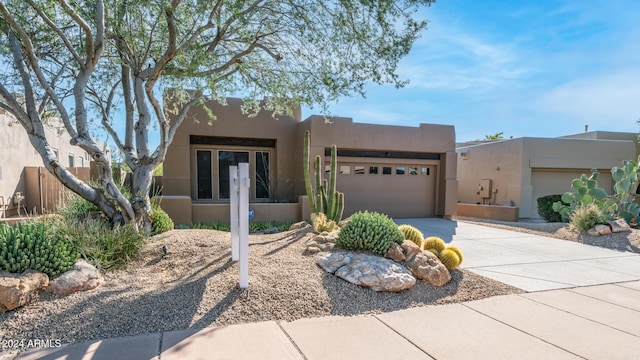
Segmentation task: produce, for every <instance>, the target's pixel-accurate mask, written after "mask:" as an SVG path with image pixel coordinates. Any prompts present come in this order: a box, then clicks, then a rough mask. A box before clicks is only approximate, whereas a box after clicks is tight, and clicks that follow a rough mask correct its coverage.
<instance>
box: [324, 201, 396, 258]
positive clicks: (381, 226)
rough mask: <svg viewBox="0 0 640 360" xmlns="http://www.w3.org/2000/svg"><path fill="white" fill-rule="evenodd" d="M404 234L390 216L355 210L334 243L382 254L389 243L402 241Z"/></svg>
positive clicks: (347, 247)
mask: <svg viewBox="0 0 640 360" xmlns="http://www.w3.org/2000/svg"><path fill="white" fill-rule="evenodd" d="M403 240H404V235H403V234H402V232H401V231H400V230H399V229H398V225H396V224H395V223H394V222H393V220H391V218H389V217H388V216H387V215H384V214H380V213H377V212H368V211H365V212H357V213H355V214H353V215H351V218H350V220H349V222H348V223H347V224H346V225H345V226H343V227H342V229H341V230H340V234H339V235H338V239H337V240H336V244H337V245H338V246H340V247H342V248H344V249H347V250H367V251H371V252H373V253H375V254H378V255H384V253H386V252H387V250H388V249H389V246H391V243H393V242H396V243H398V244H400V243H402V241H403Z"/></svg>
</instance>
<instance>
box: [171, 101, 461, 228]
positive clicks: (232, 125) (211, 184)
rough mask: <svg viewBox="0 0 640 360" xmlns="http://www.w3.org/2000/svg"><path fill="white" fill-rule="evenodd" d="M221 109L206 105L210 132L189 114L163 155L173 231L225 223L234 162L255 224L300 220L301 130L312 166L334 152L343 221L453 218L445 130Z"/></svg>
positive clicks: (304, 212)
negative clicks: (243, 173)
mask: <svg viewBox="0 0 640 360" xmlns="http://www.w3.org/2000/svg"><path fill="white" fill-rule="evenodd" d="M227 103H228V105H227V106H222V105H220V104H218V103H213V102H212V103H210V104H208V106H209V107H210V108H211V109H212V110H213V113H214V114H216V116H217V120H216V121H215V122H213V124H212V125H208V124H207V123H208V121H207V119H208V118H207V115H206V113H205V112H204V111H203V110H202V109H193V110H191V113H190V116H189V117H188V118H187V120H185V122H184V123H183V124H182V125H181V126H180V127H179V129H178V131H177V132H176V135H175V138H174V141H173V143H172V144H171V146H170V147H169V151H168V153H167V156H166V160H165V162H164V176H163V199H162V204H161V206H162V207H163V208H164V209H165V210H166V211H167V213H168V214H169V215H170V216H171V217H172V218H173V219H174V221H175V222H176V223H178V224H191V223H196V222H215V221H228V219H229V205H228V202H229V200H228V198H229V174H228V168H229V165H232V164H236V163H238V162H248V163H249V166H250V177H251V179H252V180H251V187H250V202H251V205H250V207H251V208H252V209H254V211H255V214H256V217H255V220H278V221H285V220H287V221H288V220H301V219H308V217H309V214H308V211H309V210H308V203H307V202H306V200H305V197H304V195H306V193H305V187H304V177H303V166H302V161H303V160H302V153H303V138H304V132H305V130H310V132H311V153H310V159H311V163H312V164H311V167H312V168H313V166H314V159H315V157H316V155H320V156H321V157H322V158H323V164H325V166H327V165H328V164H329V160H330V147H331V145H332V144H335V145H337V147H338V172H339V174H338V176H337V189H338V190H339V191H342V192H344V193H345V212H344V216H345V217H346V216H348V215H350V214H352V213H354V212H356V211H358V210H369V211H378V212H383V213H386V214H388V215H390V216H392V217H430V216H444V217H451V216H452V215H454V214H455V208H456V200H457V194H456V192H457V189H458V184H457V180H456V153H455V131H454V128H453V126H448V125H432V124H420V126H418V127H404V126H385V125H373V124H362V123H354V122H353V121H352V119H350V118H339V117H333V118H330V119H328V121H326V120H327V119H325V118H324V117H322V116H311V117H309V118H307V119H306V120H304V121H302V120H301V115H300V109H297V110H296V111H294V116H293V117H288V116H280V117H278V118H274V117H272V116H271V113H269V112H266V111H261V112H260V113H259V114H258V115H257V116H256V117H254V118H248V117H247V116H245V115H243V114H242V113H241V111H240V106H241V104H242V101H241V100H240V99H234V98H229V99H227ZM194 119H197V120H198V121H194ZM325 178H327V176H325ZM312 181H313V180H312Z"/></svg>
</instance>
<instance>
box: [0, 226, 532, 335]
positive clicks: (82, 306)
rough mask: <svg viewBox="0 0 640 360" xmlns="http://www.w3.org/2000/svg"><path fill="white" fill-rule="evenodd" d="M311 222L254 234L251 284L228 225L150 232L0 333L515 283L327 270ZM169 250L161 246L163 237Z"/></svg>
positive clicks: (465, 293) (453, 296) (429, 295)
mask: <svg viewBox="0 0 640 360" xmlns="http://www.w3.org/2000/svg"><path fill="white" fill-rule="evenodd" d="M308 236H309V234H308V231H305V230H297V231H289V232H283V233H279V234H272V235H251V236H249V242H250V249H249V252H250V262H249V289H245V290H242V289H238V288H237V282H238V267H237V263H234V262H231V252H230V235H229V233H225V232H219V231H214V230H173V231H170V232H167V233H165V234H161V235H158V236H155V237H153V238H151V240H150V242H149V243H148V244H147V245H146V246H145V247H144V248H143V251H142V253H141V255H140V257H139V258H138V259H136V260H134V261H132V262H131V263H130V264H129V265H128V266H127V267H126V268H125V269H122V270H117V271H110V272H107V273H106V274H105V275H104V283H103V284H102V285H101V286H100V287H99V288H97V289H95V290H92V291H87V292H79V293H75V294H71V295H68V296H58V295H51V294H46V293H44V294H42V295H40V297H39V299H37V300H36V301H34V302H32V303H31V304H29V305H27V306H25V307H23V308H20V309H17V310H14V311H11V312H8V313H4V314H0V338H5V339H7V338H10V339H25V340H28V339H58V340H61V342H62V343H63V344H66V343H74V342H79V341H84V340H91V339H101V338H110V337H119V336H126V335H136V334H143V333H154V332H161V331H170V330H179V329H187V328H196V329H198V328H204V327H210V326H220V325H228V324H236V323H247V322H257V321H266V320H286V321H292V320H296V319H300V318H307V317H319V316H325V315H346V316H351V315H361V314H371V313H380V312H388V311H394V310H399V309H405V308H409V307H414V306H424V305H430V304H446V303H456V302H462V301H468V300H475V299H481V298H486V297H490V296H496V295H504V294H514V293H522V292H523V291H521V290H519V289H517V288H514V287H511V286H508V285H505V284H503V283H500V282H497V281H494V280H490V279H487V278H484V277H482V276H479V275H476V274H473V273H471V272H468V271H465V270H464V269H461V270H454V271H452V280H451V281H450V282H449V283H448V284H446V285H445V286H442V287H439V288H438V287H433V286H431V285H429V284H428V283H427V282H425V281H421V280H418V283H417V284H416V286H415V287H413V288H412V289H410V290H407V291H403V292H400V293H384V292H375V291H373V290H370V289H367V288H362V287H358V286H355V285H352V284H350V283H347V282H346V281H344V280H342V279H339V278H337V277H335V276H333V275H330V274H327V273H325V272H324V271H323V270H322V269H320V268H319V267H318V266H317V265H316V259H317V257H318V256H319V255H318V254H314V255H307V254H304V249H305V242H306V241H307V240H308ZM163 245H167V246H168V247H169V255H168V256H164V257H163V254H162V246H163Z"/></svg>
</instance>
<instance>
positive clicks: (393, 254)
mask: <svg viewBox="0 0 640 360" xmlns="http://www.w3.org/2000/svg"><path fill="white" fill-rule="evenodd" d="M384 257H386V258H387V259H391V260H393V261H397V262H401V261H405V260H407V258H406V257H405V256H404V252H402V248H401V247H400V245H399V244H398V243H397V242H393V243H391V246H389V249H387V252H386V253H385V254H384Z"/></svg>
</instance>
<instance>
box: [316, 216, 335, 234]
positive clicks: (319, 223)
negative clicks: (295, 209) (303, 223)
mask: <svg viewBox="0 0 640 360" xmlns="http://www.w3.org/2000/svg"><path fill="white" fill-rule="evenodd" d="M311 224H312V226H313V230H315V231H316V232H318V233H321V232H325V231H326V232H332V231H334V230H337V229H338V224H336V222H335V221H333V220H329V219H327V216H326V215H325V214H324V213H317V214H311Z"/></svg>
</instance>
